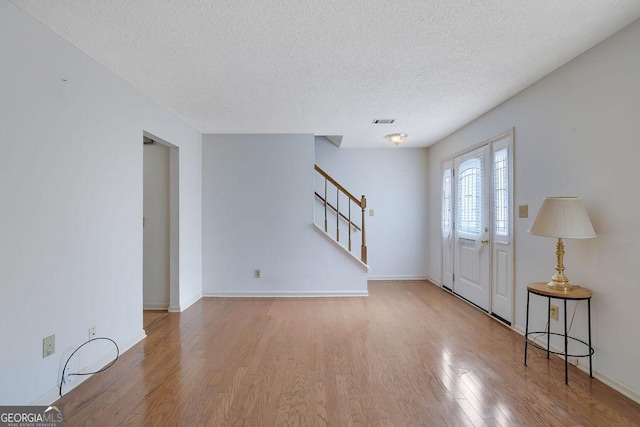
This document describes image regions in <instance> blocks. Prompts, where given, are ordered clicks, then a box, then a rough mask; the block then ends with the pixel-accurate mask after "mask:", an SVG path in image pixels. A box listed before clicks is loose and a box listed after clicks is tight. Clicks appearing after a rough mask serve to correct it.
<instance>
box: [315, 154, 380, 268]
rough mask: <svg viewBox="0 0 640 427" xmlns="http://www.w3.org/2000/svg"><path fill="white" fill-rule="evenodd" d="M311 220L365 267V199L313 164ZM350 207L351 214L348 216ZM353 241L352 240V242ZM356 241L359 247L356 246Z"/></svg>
mask: <svg viewBox="0 0 640 427" xmlns="http://www.w3.org/2000/svg"><path fill="white" fill-rule="evenodd" d="M315 170H316V172H317V175H316V180H315V198H316V204H315V223H316V227H319V228H321V229H323V230H324V234H325V235H326V236H327V237H328V238H330V239H331V240H332V241H333V242H334V243H337V244H338V245H339V246H340V247H342V248H344V249H345V250H346V252H348V253H349V254H350V255H351V256H353V257H355V258H356V259H357V260H359V261H360V262H361V263H362V264H363V265H364V266H365V267H366V268H367V270H368V268H369V267H368V265H367V237H366V228H365V210H366V208H367V199H366V197H365V196H362V197H361V198H360V199H358V198H357V197H355V196H354V195H353V194H351V193H350V192H349V191H347V190H346V189H345V188H344V187H343V186H342V185H341V184H340V183H338V182H337V181H336V180H335V179H333V178H332V177H331V176H330V175H329V174H327V173H326V172H325V171H323V170H322V169H321V168H320V167H319V166H318V165H315ZM352 207H353V211H354V214H353V216H352V214H351V213H352ZM354 242H355V243H354ZM358 243H360V245H359V247H360V251H359V254H358V251H357V248H358Z"/></svg>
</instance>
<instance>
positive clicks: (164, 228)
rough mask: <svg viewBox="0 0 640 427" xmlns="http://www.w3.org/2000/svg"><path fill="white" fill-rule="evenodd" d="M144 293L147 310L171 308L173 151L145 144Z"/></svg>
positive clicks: (160, 145)
mask: <svg viewBox="0 0 640 427" xmlns="http://www.w3.org/2000/svg"><path fill="white" fill-rule="evenodd" d="M143 152H144V155H143V157H144V184H143V193H144V197H143V215H144V219H145V221H144V233H143V235H144V237H143V245H144V246H143V247H144V249H143V272H142V279H143V292H142V303H143V307H144V308H145V309H147V310H166V309H168V308H169V147H165V146H164V145H162V144H159V143H155V144H145V145H144V148H143Z"/></svg>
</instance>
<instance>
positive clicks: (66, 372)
mask: <svg viewBox="0 0 640 427" xmlns="http://www.w3.org/2000/svg"><path fill="white" fill-rule="evenodd" d="M70 374H71V366H67V367H66V368H64V373H63V375H62V382H63V383H64V384H69V383H70V382H71V381H73V376H72V375H70Z"/></svg>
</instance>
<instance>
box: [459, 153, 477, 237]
mask: <svg viewBox="0 0 640 427" xmlns="http://www.w3.org/2000/svg"><path fill="white" fill-rule="evenodd" d="M457 190H458V197H457V198H458V215H457V217H458V218H457V219H458V230H459V231H461V232H465V233H475V234H480V231H481V223H482V218H481V203H482V162H481V161H480V159H479V158H471V159H468V160H466V161H465V162H463V163H462V164H461V165H460V167H459V168H458V187H457Z"/></svg>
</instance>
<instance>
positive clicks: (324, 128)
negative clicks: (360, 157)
mask: <svg viewBox="0 0 640 427" xmlns="http://www.w3.org/2000/svg"><path fill="white" fill-rule="evenodd" d="M12 2H13V3H14V4H16V5H17V6H18V7H20V8H22V9H24V10H25V11H26V12H28V13H29V14H31V15H33V16H34V17H35V18H37V19H38V20H40V21H41V22H42V23H43V24H44V25H45V26H47V27H49V28H51V29H52V30H53V31H55V32H57V33H58V34H60V35H61V36H62V37H64V38H65V39H67V40H68V41H70V42H71V43H72V44H74V45H75V46H77V47H78V48H79V49H80V50H82V51H84V52H85V53H87V54H88V55H90V56H91V57H93V58H94V59H96V60H97V61H98V62H100V63H102V64H103V65H105V66H106V67H107V68H108V69H110V70H111V71H113V72H114V73H115V74H117V75H119V76H120V77H121V78H122V79H124V80H126V81H128V82H129V83H131V84H132V85H133V86H134V87H136V88H137V89H139V90H140V91H141V92H143V93H144V94H146V95H147V96H149V97H150V98H152V99H154V100H155V101H157V102H158V103H160V104H161V105H163V106H164V107H166V108H167V109H169V110H170V111H172V112H173V113H174V114H175V115H177V116H178V117H180V118H182V119H183V120H184V121H186V122H187V123H189V124H191V125H192V126H193V127H194V128H196V129H197V130H199V131H201V132H203V133H314V134H317V135H344V137H343V140H342V146H343V147H347V146H348V147H365V146H366V147H386V146H390V145H391V144H390V143H388V142H387V141H386V140H385V139H384V135H385V134H387V133H391V132H406V133H408V134H409V138H408V139H407V143H406V146H410V147H418V146H428V145H430V144H433V143H435V142H437V141H438V140H440V139H442V138H443V137H445V136H447V135H448V134H450V133H451V132H453V131H455V130H457V129H458V128H460V127H461V126H463V125H464V124H466V123H468V122H470V121H471V120H473V119H475V118H477V117H478V116H480V115H481V114H483V113H485V112H487V111H489V110H490V109H492V108H493V107H495V106H496V105H498V104H500V103H501V102H503V101H505V100H506V99H508V98H509V97H511V96H513V95H514V94H516V93H518V92H519V91H521V90H522V89H524V88H525V87H527V86H529V85H531V84H532V83H534V82H535V81H537V80H538V79H540V78H541V77H543V76H545V75H546V74H548V73H549V72H551V71H553V70H554V69H556V68H558V67H559V66H561V65H562V64H564V63H566V62H568V61H569V60H571V59H572V58H574V57H575V56H577V55H579V54H580V53H582V52H584V51H585V50H587V49H589V48H590V47H592V46H594V45H595V44H597V43H598V42H600V41H601V40H603V39H605V38H606V37H608V36H609V35H611V34H613V33H614V32H616V31H618V30H619V29H621V28H623V27H624V26H626V25H627V24H629V23H631V22H632V21H634V20H636V19H638V18H639V17H640V1H638V0H536V1H533V0H528V1H514V0H431V1H424V0H307V1H304V0H302V1H300V0H217V1H206V0H198V1H195V0H153V1H152V0H147V1H144V0H55V1H53V0H52V1H41V0H12ZM378 118H382V119H387V118H392V119H396V122H395V124H393V125H373V124H371V122H372V120H373V119H378Z"/></svg>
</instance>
